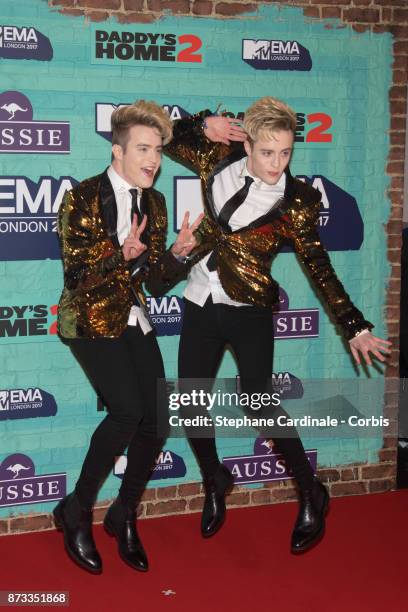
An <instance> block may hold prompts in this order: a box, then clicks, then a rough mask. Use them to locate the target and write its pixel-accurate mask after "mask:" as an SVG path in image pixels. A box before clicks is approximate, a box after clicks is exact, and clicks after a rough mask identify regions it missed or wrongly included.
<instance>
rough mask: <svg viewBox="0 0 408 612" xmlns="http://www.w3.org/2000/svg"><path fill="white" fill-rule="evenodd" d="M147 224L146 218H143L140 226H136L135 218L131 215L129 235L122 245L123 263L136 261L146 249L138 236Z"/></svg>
mask: <svg viewBox="0 0 408 612" xmlns="http://www.w3.org/2000/svg"><path fill="white" fill-rule="evenodd" d="M146 223H147V216H146V215H144V216H143V220H142V222H141V224H140V225H139V226H138V224H137V216H136V214H134V215H133V221H132V227H131V228H130V232H129V235H128V236H127V238H125V241H124V243H123V245H122V252H123V257H124V258H125V261H130V260H131V259H136V257H139V255H141V254H142V253H143V251H145V250H146V249H147V246H146V245H145V244H143V242H141V241H140V236H141V235H142V234H143V232H144V229H145V227H146Z"/></svg>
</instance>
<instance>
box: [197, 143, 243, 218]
mask: <svg viewBox="0 0 408 612" xmlns="http://www.w3.org/2000/svg"><path fill="white" fill-rule="evenodd" d="M245 156H246V152H245V149H244V147H243V146H239V147H237V148H236V149H234V150H233V151H232V153H230V154H229V155H228V156H227V157H224V159H222V160H221V161H219V162H218V164H217V165H216V166H215V167H214V168H213V171H212V172H211V174H210V176H209V177H208V180H207V188H206V193H207V202H208V205H209V208H210V213H211V216H212V218H213V219H214V221H217V213H216V211H215V205H214V198H213V193H212V188H213V184H214V178H215V175H216V174H219V173H220V172H222V171H223V170H224V168H226V167H227V166H229V165H230V164H233V163H234V162H236V161H238V160H240V159H242V158H243V157H245Z"/></svg>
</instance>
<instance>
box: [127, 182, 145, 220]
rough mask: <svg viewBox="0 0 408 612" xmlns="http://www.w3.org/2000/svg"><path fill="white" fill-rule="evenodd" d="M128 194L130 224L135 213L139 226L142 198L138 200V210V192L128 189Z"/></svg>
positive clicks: (141, 217)
mask: <svg viewBox="0 0 408 612" xmlns="http://www.w3.org/2000/svg"><path fill="white" fill-rule="evenodd" d="M129 193H130V195H131V196H132V208H131V210H130V222H131V223H133V215H134V214H135V213H136V216H137V224H138V225H140V224H141V222H142V221H143V214H142V211H141V206H142V198H140V208H139V206H138V205H137V199H138V190H137V189H129Z"/></svg>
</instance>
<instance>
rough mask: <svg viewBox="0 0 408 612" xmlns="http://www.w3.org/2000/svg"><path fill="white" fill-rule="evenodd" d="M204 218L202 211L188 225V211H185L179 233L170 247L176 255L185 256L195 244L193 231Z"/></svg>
mask: <svg viewBox="0 0 408 612" xmlns="http://www.w3.org/2000/svg"><path fill="white" fill-rule="evenodd" d="M203 218H204V213H201V214H200V215H198V217H197V219H196V220H195V221H194V223H192V224H191V225H189V219H190V213H189V212H188V211H187V212H186V214H185V215H184V218H183V223H182V224H181V229H180V232H179V235H178V236H177V240H176V242H175V243H174V244H173V246H172V247H171V252H172V253H173V255H175V256H176V257H187V255H189V254H190V253H191V251H192V250H193V249H194V248H195V247H196V246H197V240H196V238H195V236H194V231H195V230H196V229H197V227H198V226H199V225H200V223H201V221H202V220H203Z"/></svg>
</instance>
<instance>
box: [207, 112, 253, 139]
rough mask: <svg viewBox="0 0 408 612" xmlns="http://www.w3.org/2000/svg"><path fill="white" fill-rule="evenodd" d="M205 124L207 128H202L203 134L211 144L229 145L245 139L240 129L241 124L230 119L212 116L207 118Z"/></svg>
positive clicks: (242, 130) (245, 135) (245, 136)
mask: <svg viewBox="0 0 408 612" xmlns="http://www.w3.org/2000/svg"><path fill="white" fill-rule="evenodd" d="M205 123H206V125H207V127H206V128H204V134H205V135H206V136H207V138H208V139H209V140H211V141H212V142H223V143H224V144H226V145H229V144H231V141H235V142H244V141H245V140H246V139H247V133H246V132H245V130H244V129H243V128H242V127H241V123H240V122H239V121H238V120H237V119H234V118H232V117H223V116H222V115H217V116H216V115H214V116H213V117H207V118H206V120H205Z"/></svg>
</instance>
